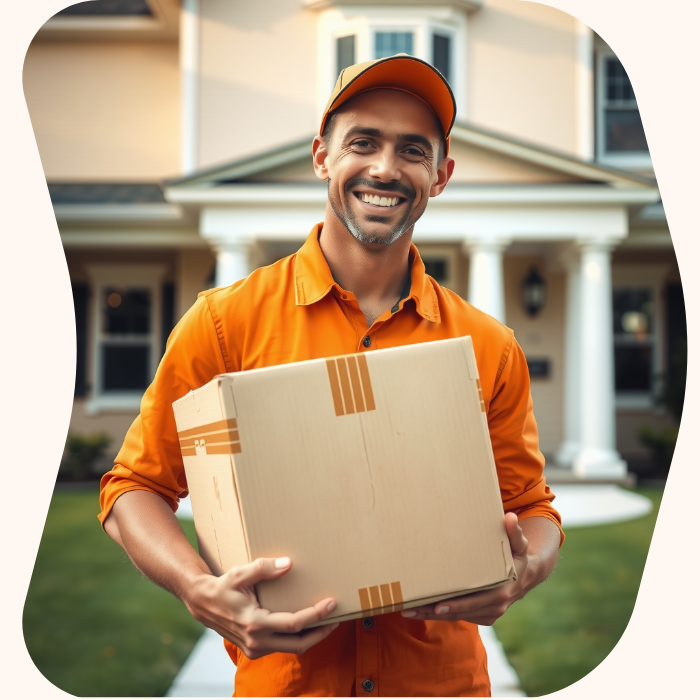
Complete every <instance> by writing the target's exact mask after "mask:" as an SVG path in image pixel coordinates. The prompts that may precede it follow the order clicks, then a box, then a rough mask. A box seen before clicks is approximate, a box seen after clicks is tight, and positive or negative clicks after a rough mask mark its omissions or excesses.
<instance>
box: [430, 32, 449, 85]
mask: <svg viewBox="0 0 700 700" xmlns="http://www.w3.org/2000/svg"><path fill="white" fill-rule="evenodd" d="M450 63H451V58H450V37H449V36H444V35H443V34H433V65H434V66H435V67H436V68H437V69H438V70H439V71H440V72H441V73H442V74H443V75H444V76H445V79H446V80H447V82H448V83H449V82H450V73H451V71H450Z"/></svg>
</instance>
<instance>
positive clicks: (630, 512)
mask: <svg viewBox="0 0 700 700" xmlns="http://www.w3.org/2000/svg"><path fill="white" fill-rule="evenodd" d="M552 490H553V491H554V492H555V493H556V495H557V498H556V501H555V503H556V507H557V509H558V510H559V512H560V513H561V516H562V520H563V522H564V527H565V528H571V527H584V526H591V525H606V524H610V523H616V522H621V521H624V520H632V519H634V518H640V517H642V516H644V515H646V514H647V513H649V512H650V511H651V508H652V503H651V501H650V500H649V499H648V498H644V497H643V496H640V495H639V494H636V493H631V492H629V491H625V490H624V489H621V488H620V487H619V486H614V485H609V484H600V485H597V484H596V485H594V484H557V485H556V486H554V487H553V488H552ZM178 517H181V518H190V519H191V518H192V509H191V506H190V503H189V499H186V500H185V501H182V502H181V504H180V508H179V510H178ZM479 631H480V633H481V639H482V641H483V643H484V646H485V647H486V653H487V655H488V667H489V676H490V678H491V687H492V694H493V696H494V697H502V698H506V697H523V696H524V695H525V693H524V692H523V691H522V690H521V688H520V681H519V680H518V676H517V674H516V673H515V671H514V670H513V667H512V666H511V665H510V664H509V663H508V659H507V658H506V655H505V654H504V653H503V648H502V646H501V643H500V642H499V641H498V639H497V638H496V635H495V634H494V632H493V629H492V628H491V627H480V628H479ZM235 670H236V667H235V666H234V665H233V664H232V663H231V660H230V659H229V657H228V654H227V653H226V651H225V650H224V645H223V642H222V640H221V637H219V635H218V634H216V632H213V631H212V630H207V631H206V632H205V633H204V634H203V635H202V637H201V639H200V640H199V642H197V644H196V645H195V647H194V649H193V650H192V653H191V654H190V656H189V658H188V659H187V661H186V662H185V665H184V666H183V667H182V669H180V673H178V675H177V676H176V678H175V680H174V681H173V685H172V686H171V688H170V690H169V691H168V693H167V696H168V697H200V698H217V697H230V696H231V694H232V693H233V686H234V677H235Z"/></svg>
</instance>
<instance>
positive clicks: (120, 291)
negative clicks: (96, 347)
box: [102, 287, 151, 335]
mask: <svg viewBox="0 0 700 700" xmlns="http://www.w3.org/2000/svg"><path fill="white" fill-rule="evenodd" d="M102 308H103V309H104V317H103V319H104V326H103V332H104V333H106V334H108V335H148V334H149V333H150V332H151V293H150V291H149V290H147V289H125V288H123V287H121V288H118V287H111V288H108V289H105V290H104V298H103V306H102Z"/></svg>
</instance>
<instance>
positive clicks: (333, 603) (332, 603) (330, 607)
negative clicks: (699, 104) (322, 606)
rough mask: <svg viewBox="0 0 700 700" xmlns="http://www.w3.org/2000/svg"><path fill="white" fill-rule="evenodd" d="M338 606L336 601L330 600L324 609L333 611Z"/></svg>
mask: <svg viewBox="0 0 700 700" xmlns="http://www.w3.org/2000/svg"><path fill="white" fill-rule="evenodd" d="M337 607H338V603H336V602H335V601H334V600H331V602H330V603H328V605H327V606H326V610H328V612H333V611H334V610H335V609H336V608H337Z"/></svg>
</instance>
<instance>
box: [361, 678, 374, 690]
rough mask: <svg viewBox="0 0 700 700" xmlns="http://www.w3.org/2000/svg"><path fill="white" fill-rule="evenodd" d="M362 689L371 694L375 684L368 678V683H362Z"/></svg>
mask: <svg viewBox="0 0 700 700" xmlns="http://www.w3.org/2000/svg"><path fill="white" fill-rule="evenodd" d="M362 688H363V690H365V691H367V692H368V693H371V692H372V691H373V690H374V683H373V682H372V681H371V680H370V679H369V678H368V679H367V680H366V681H362Z"/></svg>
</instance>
